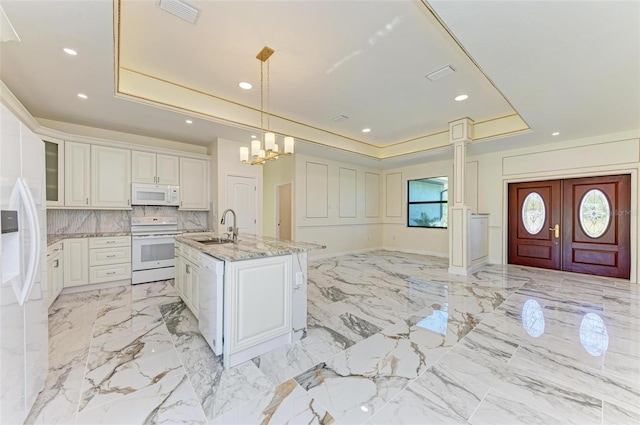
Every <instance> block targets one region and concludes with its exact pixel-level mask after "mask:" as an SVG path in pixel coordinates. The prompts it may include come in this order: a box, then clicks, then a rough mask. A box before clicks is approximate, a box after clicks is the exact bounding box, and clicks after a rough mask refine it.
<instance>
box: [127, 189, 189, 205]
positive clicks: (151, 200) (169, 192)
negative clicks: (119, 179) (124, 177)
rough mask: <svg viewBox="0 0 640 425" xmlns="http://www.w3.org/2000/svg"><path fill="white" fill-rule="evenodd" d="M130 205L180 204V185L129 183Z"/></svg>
mask: <svg viewBox="0 0 640 425" xmlns="http://www.w3.org/2000/svg"><path fill="white" fill-rule="evenodd" d="M131 199H132V202H131V205H167V206H176V207H177V206H179V205H180V186H169V185H166V184H145V183H133V184H131Z"/></svg>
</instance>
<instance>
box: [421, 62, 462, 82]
mask: <svg viewBox="0 0 640 425" xmlns="http://www.w3.org/2000/svg"><path fill="white" fill-rule="evenodd" d="M454 72H456V70H455V69H453V67H452V66H451V65H447V66H445V67H444V68H440V69H439V70H437V71H433V72H432V73H431V74H428V75H427V76H426V77H427V78H428V79H430V80H431V81H438V80H439V79H441V78H444V77H446V76H448V75H451V74H453V73H454Z"/></svg>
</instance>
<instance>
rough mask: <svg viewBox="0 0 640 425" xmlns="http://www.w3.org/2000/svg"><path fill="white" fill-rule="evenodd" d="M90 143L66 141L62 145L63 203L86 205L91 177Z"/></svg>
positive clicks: (87, 203) (70, 205)
mask: <svg viewBox="0 0 640 425" xmlns="http://www.w3.org/2000/svg"><path fill="white" fill-rule="evenodd" d="M90 169H91V145H88V144H86V143H76V142H66V143H65V146H64V188H65V190H64V205H65V206H67V207H88V206H89V198H90V195H91V194H90V190H91V185H90V180H89V179H90V178H91V173H90Z"/></svg>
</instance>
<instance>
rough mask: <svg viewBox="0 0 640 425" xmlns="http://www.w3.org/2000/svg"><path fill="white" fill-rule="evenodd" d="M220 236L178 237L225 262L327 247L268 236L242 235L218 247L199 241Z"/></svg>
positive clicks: (203, 234)
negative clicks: (234, 240)
mask: <svg viewBox="0 0 640 425" xmlns="http://www.w3.org/2000/svg"><path fill="white" fill-rule="evenodd" d="M219 236H220V235H218V234H215V233H210V232H207V233H191V234H184V235H182V236H176V238H175V239H176V241H177V242H182V243H184V244H186V245H189V246H190V247H192V248H195V249H197V250H198V251H201V252H204V253H205V254H208V255H210V256H212V257H215V258H217V259H219V260H223V261H242V260H251V259H254V258H263V257H275V256H278V255H287V254H292V253H294V252H302V251H310V250H314V249H324V248H326V246H324V245H318V244H314V243H308V242H294V241H284V240H279V239H275V238H271V237H268V236H257V235H249V234H240V235H239V236H238V242H237V243H235V244H234V243H224V244H216V245H205V244H202V243H200V242H198V240H204V239H207V238H216V237H219Z"/></svg>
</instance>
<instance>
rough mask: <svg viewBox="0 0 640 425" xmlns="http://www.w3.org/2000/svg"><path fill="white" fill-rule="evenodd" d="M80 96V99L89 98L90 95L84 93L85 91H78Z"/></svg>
mask: <svg viewBox="0 0 640 425" xmlns="http://www.w3.org/2000/svg"><path fill="white" fill-rule="evenodd" d="M78 97H79V98H80V99H87V98H88V97H89V96H87V95H86V94H84V93H78Z"/></svg>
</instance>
